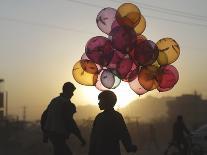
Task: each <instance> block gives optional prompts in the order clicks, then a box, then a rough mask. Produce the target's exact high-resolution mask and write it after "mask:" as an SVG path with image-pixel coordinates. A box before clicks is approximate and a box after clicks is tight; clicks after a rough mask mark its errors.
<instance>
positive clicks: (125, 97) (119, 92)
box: [78, 82, 138, 108]
mask: <svg viewBox="0 0 207 155" xmlns="http://www.w3.org/2000/svg"><path fill="white" fill-rule="evenodd" d="M81 91H82V95H83V100H85V101H86V100H87V103H88V104H92V105H98V94H99V93H100V92H101V91H99V90H97V89H96V88H95V87H87V86H81ZM111 91H113V92H114V93H115V94H116V96H117V103H116V105H115V108H123V107H125V106H127V105H128V104H129V103H130V102H131V101H133V100H134V99H135V98H136V97H138V95H137V94H136V93H134V92H133V90H131V89H130V87H129V85H128V83H126V82H121V84H120V85H119V86H118V87H117V88H116V89H111ZM78 100H82V97H81V99H80V97H79V99H78ZM81 102H82V103H84V102H83V101H81ZM85 103H86V102H85Z"/></svg>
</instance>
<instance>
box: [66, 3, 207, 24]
mask: <svg viewBox="0 0 207 155" xmlns="http://www.w3.org/2000/svg"><path fill="white" fill-rule="evenodd" d="M66 1H70V2H74V3H79V4H83V5H87V6H90V7H96V8H97V7H98V8H104V7H102V6H99V5H95V4H91V3H87V2H83V1H80V0H66ZM109 1H114V2H116V3H117V2H119V3H120V2H121V1H117V0H109ZM145 17H149V18H154V19H157V20H164V21H169V22H173V23H179V24H185V25H189V26H191V25H194V26H200V27H207V25H206V24H200V23H194V22H185V21H179V20H172V19H168V18H163V17H156V16H149V15H145Z"/></svg>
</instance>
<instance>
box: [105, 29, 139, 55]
mask: <svg viewBox="0 0 207 155" xmlns="http://www.w3.org/2000/svg"><path fill="white" fill-rule="evenodd" d="M109 38H110V39H111V42H112V46H113V48H114V49H116V50H118V51H120V52H122V53H123V54H128V53H129V52H130V51H131V50H132V49H133V48H134V46H135V42H136V33H135V31H134V30H133V29H132V28H130V27H127V26H117V27H115V28H114V29H112V31H111V33H110V34H109Z"/></svg>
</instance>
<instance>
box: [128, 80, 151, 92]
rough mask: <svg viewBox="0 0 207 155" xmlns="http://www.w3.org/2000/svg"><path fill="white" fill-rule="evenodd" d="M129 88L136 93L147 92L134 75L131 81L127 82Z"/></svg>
mask: <svg viewBox="0 0 207 155" xmlns="http://www.w3.org/2000/svg"><path fill="white" fill-rule="evenodd" d="M129 86H130V88H131V89H132V90H133V91H134V92H135V93H136V94H138V95H143V94H145V93H146V92H147V90H146V89H144V88H143V87H142V86H141V84H140V83H139V80H138V77H136V78H135V79H134V80H133V81H131V82H129Z"/></svg>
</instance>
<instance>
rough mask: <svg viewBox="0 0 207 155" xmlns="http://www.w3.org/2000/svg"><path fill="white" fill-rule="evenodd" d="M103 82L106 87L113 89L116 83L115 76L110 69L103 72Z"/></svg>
mask: <svg viewBox="0 0 207 155" xmlns="http://www.w3.org/2000/svg"><path fill="white" fill-rule="evenodd" d="M101 83H102V84H103V86H104V87H106V88H108V89H111V88H112V87H113V85H114V83H115V77H114V74H113V73H112V72H110V71H109V70H104V71H103V72H102V74H101Z"/></svg>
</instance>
